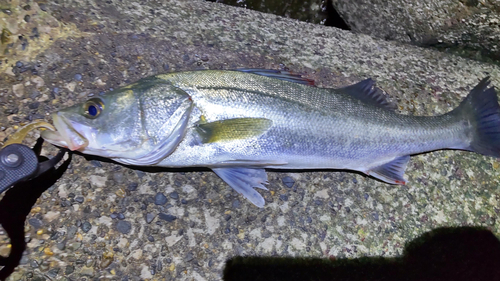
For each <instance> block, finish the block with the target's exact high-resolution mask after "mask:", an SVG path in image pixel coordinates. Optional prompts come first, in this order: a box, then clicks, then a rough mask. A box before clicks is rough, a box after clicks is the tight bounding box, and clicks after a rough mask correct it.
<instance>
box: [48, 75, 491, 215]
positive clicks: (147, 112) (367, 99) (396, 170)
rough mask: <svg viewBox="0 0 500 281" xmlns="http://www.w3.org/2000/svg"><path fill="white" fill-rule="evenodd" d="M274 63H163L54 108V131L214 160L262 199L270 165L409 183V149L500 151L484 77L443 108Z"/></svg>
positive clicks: (103, 148)
mask: <svg viewBox="0 0 500 281" xmlns="http://www.w3.org/2000/svg"><path fill="white" fill-rule="evenodd" d="M310 82H311V81H310V80H307V79H302V78H300V77H298V76H295V75H292V74H288V73H281V72H279V71H272V70H256V69H247V70H244V71H222V70H201V71H190V72H178V73H169V74H162V75H158V76H154V77H149V78H145V79H142V80H140V81H138V82H136V83H134V84H131V85H129V86H126V87H123V88H120V89H117V90H113V91H111V92H109V93H107V94H105V95H102V96H95V97H92V98H90V99H89V100H88V101H86V102H84V103H82V104H77V105H75V106H72V107H69V108H66V109H63V110H61V111H59V112H57V113H54V114H53V115H52V118H53V123H54V126H55V128H56V129H57V131H56V132H53V131H44V132H43V133H42V137H43V138H44V139H45V140H47V141H48V142H50V143H52V144H54V145H57V146H62V147H67V148H69V149H70V150H78V151H80V152H82V153H84V154H91V155H98V156H102V157H107V158H110V159H112V160H114V161H116V162H119V163H122V164H126V165H132V166H160V167H171V168H173V167H208V168H210V169H212V170H213V171H214V172H215V173H216V174H217V175H218V176H219V177H220V178H222V180H224V181H225V182H226V183H227V184H229V185H230V186H231V187H232V188H234V189H235V190H236V191H237V192H239V193H240V194H242V195H243V196H245V197H246V198H248V199H249V200H250V201H251V202H252V203H253V204H255V205H256V206H258V207H263V206H264V203H265V201H264V198H263V197H262V196H261V194H260V193H258V192H257V191H256V190H255V189H254V188H261V189H266V187H265V186H264V184H266V183H267V174H266V171H265V169H345V170H355V171H360V172H363V173H365V174H367V175H370V176H372V177H375V178H377V179H379V180H382V181H385V182H387V183H390V184H404V183H405V179H404V177H403V174H404V172H405V169H406V166H407V163H408V161H409V159H410V155H412V154H417V153H422V152H427V151H432V150H438V149H461V150H469V151H474V152H477V153H481V154H484V155H490V156H494V157H499V156H500V107H499V104H498V99H497V94H496V92H495V89H494V88H493V87H491V88H488V84H489V82H488V78H486V79H484V80H482V81H481V82H479V84H478V85H477V86H476V87H475V88H474V89H473V90H472V91H471V92H470V94H469V95H468V96H467V97H466V98H465V99H464V100H463V101H462V103H461V104H460V106H459V107H457V108H456V109H454V110H453V111H451V112H449V113H447V114H444V115H441V116H432V117H426V116H408V115H402V114H398V113H396V112H395V111H394V110H393V108H391V106H390V104H389V103H388V102H387V100H386V99H385V96H384V95H383V94H382V93H381V91H380V90H378V89H377V88H376V87H375V86H374V81H373V80H371V79H367V80H364V81H361V82H359V83H357V84H354V85H351V86H348V87H344V88H339V89H330V88H319V87H313V86H311V85H308V84H310Z"/></svg>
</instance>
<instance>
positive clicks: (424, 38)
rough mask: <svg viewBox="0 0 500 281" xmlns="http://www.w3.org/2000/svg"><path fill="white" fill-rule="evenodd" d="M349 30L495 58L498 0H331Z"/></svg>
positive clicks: (499, 53) (499, 56)
mask: <svg viewBox="0 0 500 281" xmlns="http://www.w3.org/2000/svg"><path fill="white" fill-rule="evenodd" d="M332 2H333V5H334V6H335V8H336V10H337V11H338V12H339V14H340V15H341V16H342V18H343V19H344V20H345V21H346V23H347V24H348V25H349V27H350V28H351V30H353V31H355V32H360V33H364V34H367V35H370V36H372V37H375V38H381V39H386V40H395V41H399V42H406V43H411V44H415V45H419V46H424V47H434V48H436V49H439V50H441V51H446V52H449V53H454V54H459V55H461V56H464V57H468V58H473V59H477V60H482V61H489V62H494V63H496V64H499V62H500V46H499V44H498V42H500V24H499V23H500V2H499V1H496V0H484V1H477V0H460V1H457V0H439V1H417V0H390V1H377V0H363V1H349V0H332Z"/></svg>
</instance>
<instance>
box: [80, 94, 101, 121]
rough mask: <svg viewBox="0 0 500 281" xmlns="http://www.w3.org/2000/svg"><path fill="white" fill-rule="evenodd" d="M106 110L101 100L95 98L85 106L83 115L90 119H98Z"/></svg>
mask: <svg viewBox="0 0 500 281" xmlns="http://www.w3.org/2000/svg"><path fill="white" fill-rule="evenodd" d="M103 109H104V103H103V102H102V100H101V99H99V98H93V99H90V100H88V101H87V102H85V103H84V104H83V113H84V115H85V117H87V118H90V119H95V118H97V117H98V116H99V115H100V114H101V112H102V111H103Z"/></svg>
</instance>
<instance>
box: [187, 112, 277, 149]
mask: <svg viewBox="0 0 500 281" xmlns="http://www.w3.org/2000/svg"><path fill="white" fill-rule="evenodd" d="M272 125H273V121H271V120H269V119H266V118H235V119H226V120H220V121H214V122H210V123H202V124H199V125H198V126H197V127H196V129H197V131H198V134H199V135H200V137H201V141H202V142H203V143H211V142H219V141H231V140H238V139H246V138H251V137H257V136H260V135H262V134H264V133H265V132H267V130H268V129H269V128H271V126H272Z"/></svg>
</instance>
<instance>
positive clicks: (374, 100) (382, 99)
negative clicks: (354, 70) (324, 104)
mask: <svg viewBox="0 0 500 281" xmlns="http://www.w3.org/2000/svg"><path fill="white" fill-rule="evenodd" d="M338 90H341V91H343V92H344V93H346V94H349V95H351V96H352V97H355V98H357V99H359V100H361V101H363V102H365V103H368V104H371V105H374V106H378V107H381V108H385V109H389V110H395V109H396V106H395V105H394V104H392V103H390V102H389V101H387V97H386V96H385V95H384V93H383V92H382V90H380V89H379V88H377V87H375V81H373V80H372V79H371V78H368V79H365V80H363V81H361V82H358V83H356V84H354V85H351V86H347V87H344V88H340V89H338Z"/></svg>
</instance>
